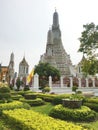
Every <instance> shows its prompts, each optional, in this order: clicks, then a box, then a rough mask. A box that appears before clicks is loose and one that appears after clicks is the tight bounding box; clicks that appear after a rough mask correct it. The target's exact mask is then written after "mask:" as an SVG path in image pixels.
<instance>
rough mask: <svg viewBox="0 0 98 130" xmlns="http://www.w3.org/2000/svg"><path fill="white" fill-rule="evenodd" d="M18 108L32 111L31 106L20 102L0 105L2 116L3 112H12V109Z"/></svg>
mask: <svg viewBox="0 0 98 130" xmlns="http://www.w3.org/2000/svg"><path fill="white" fill-rule="evenodd" d="M16 108H26V109H30V106H29V104H26V103H22V102H20V101H13V102H10V103H3V104H0V114H2V111H3V110H10V109H16Z"/></svg>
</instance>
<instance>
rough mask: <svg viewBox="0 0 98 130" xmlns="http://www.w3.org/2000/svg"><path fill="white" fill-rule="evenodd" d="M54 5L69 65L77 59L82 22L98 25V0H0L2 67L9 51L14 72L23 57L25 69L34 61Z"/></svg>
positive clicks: (43, 47) (41, 50)
mask: <svg viewBox="0 0 98 130" xmlns="http://www.w3.org/2000/svg"><path fill="white" fill-rule="evenodd" d="M55 8H56V10H57V12H58V14H59V24H60V30H61V34H62V43H63V46H64V49H65V51H66V52H67V54H69V55H70V58H71V61H72V64H73V65H76V64H78V62H80V60H81V58H82V53H79V52H77V51H78V49H79V46H80V42H79V40H78V39H79V37H81V32H82V31H83V25H85V24H88V23H91V22H94V23H95V24H96V25H97V24H98V16H97V13H98V0H0V63H2V65H3V66H8V64H9V60H10V55H11V53H12V52H13V53H14V61H15V71H16V72H18V69H19V63H20V62H21V60H22V59H23V57H24V56H25V58H26V61H27V62H28V64H29V72H30V71H31V70H32V68H34V66H35V65H37V64H38V62H39V60H40V56H41V55H42V54H43V53H45V50H46V42H47V32H48V30H49V28H50V27H51V25H52V22H53V13H54V11H55Z"/></svg>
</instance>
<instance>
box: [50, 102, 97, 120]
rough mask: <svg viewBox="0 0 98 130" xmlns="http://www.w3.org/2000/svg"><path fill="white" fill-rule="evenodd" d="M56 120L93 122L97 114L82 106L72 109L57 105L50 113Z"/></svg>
mask: <svg viewBox="0 0 98 130" xmlns="http://www.w3.org/2000/svg"><path fill="white" fill-rule="evenodd" d="M49 115H50V116H52V117H54V118H59V119H62V120H69V121H93V120H95V118H96V113H95V112H94V111H92V110H91V109H90V108H88V107H86V106H81V108H78V109H70V108H67V107H63V106H62V105H61V104H60V105H56V106H55V107H54V108H53V109H52V110H51V111H50V113H49Z"/></svg>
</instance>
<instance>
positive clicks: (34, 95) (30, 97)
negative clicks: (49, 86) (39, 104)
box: [24, 93, 37, 99]
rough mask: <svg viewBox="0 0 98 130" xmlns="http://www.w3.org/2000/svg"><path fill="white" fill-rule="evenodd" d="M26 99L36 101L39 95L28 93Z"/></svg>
mask: <svg viewBox="0 0 98 130" xmlns="http://www.w3.org/2000/svg"><path fill="white" fill-rule="evenodd" d="M24 97H25V99H36V97H37V95H36V94H35V93H27V94H25V95H24Z"/></svg>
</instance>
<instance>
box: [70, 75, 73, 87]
mask: <svg viewBox="0 0 98 130" xmlns="http://www.w3.org/2000/svg"><path fill="white" fill-rule="evenodd" d="M70 87H71V88H72V87H73V78H72V77H70Z"/></svg>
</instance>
